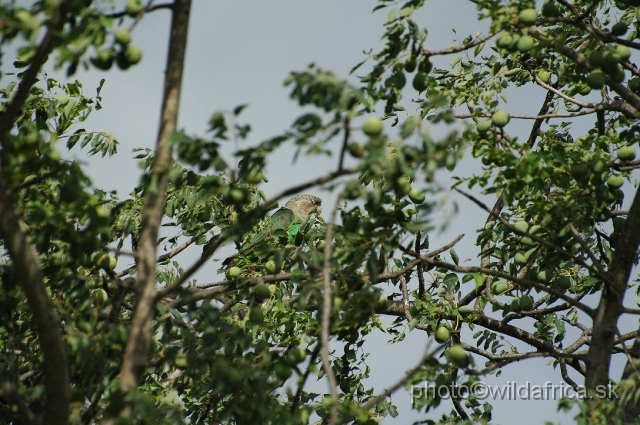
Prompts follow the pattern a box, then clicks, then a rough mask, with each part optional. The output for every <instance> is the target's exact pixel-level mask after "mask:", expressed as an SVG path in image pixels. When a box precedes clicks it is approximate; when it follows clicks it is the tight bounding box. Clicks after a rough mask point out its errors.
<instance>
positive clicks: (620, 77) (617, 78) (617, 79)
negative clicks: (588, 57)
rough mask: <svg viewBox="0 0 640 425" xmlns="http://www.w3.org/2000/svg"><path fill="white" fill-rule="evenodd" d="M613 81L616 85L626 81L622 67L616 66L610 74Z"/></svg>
mask: <svg viewBox="0 0 640 425" xmlns="http://www.w3.org/2000/svg"><path fill="white" fill-rule="evenodd" d="M610 75H611V81H613V82H614V83H621V82H623V81H624V69H622V67H621V66H616V67H615V68H614V69H613V71H612V72H611V73H610Z"/></svg>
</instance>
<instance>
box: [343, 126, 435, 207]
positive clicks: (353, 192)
mask: <svg viewBox="0 0 640 425" xmlns="http://www.w3.org/2000/svg"><path fill="white" fill-rule="evenodd" d="M383 129H384V126H383V124H382V120H380V119H379V118H376V117H371V118H368V119H367V120H366V121H365V122H364V124H363V125H362V131H363V132H364V134H366V135H367V136H369V137H371V138H375V137H378V136H380V135H381V134H382V130H383ZM364 151H365V149H364V147H363V146H362V145H360V144H358V143H351V144H350V145H349V152H350V153H351V154H352V155H353V156H355V157H357V158H359V157H361V156H362V155H364ZM393 187H394V190H395V191H396V193H397V194H398V196H400V197H403V196H406V195H408V196H409V199H410V200H411V202H413V203H414V204H421V203H423V202H424V200H425V199H426V195H425V193H424V192H423V191H422V190H420V189H418V188H417V187H411V180H410V178H409V177H408V176H400V177H398V178H397V179H396V180H395V182H394V185H393ZM359 189H360V188H359V185H358V182H357V181H353V182H349V183H348V184H347V186H346V187H345V194H346V197H347V198H349V199H355V198H357V197H358V196H359V195H360V190H359Z"/></svg>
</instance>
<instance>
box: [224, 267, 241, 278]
mask: <svg viewBox="0 0 640 425" xmlns="http://www.w3.org/2000/svg"><path fill="white" fill-rule="evenodd" d="M226 274H227V278H228V279H237V278H239V277H240V274H242V270H241V269H240V267H236V266H233V267H229V270H227V273H226Z"/></svg>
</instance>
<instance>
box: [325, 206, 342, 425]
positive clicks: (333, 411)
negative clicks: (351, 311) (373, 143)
mask: <svg viewBox="0 0 640 425" xmlns="http://www.w3.org/2000/svg"><path fill="white" fill-rule="evenodd" d="M340 198H341V197H340V195H338V199H336V204H335V205H334V207H333V210H332V211H331V218H330V219H329V225H328V226H327V233H326V234H325V245H324V264H323V265H322V280H323V292H322V332H321V343H322V348H321V350H320V352H321V356H322V368H323V369H324V372H325V374H326V375H327V380H328V381H329V393H330V394H331V398H332V399H333V400H332V401H331V407H330V417H329V423H330V424H331V425H335V424H337V423H338V383H337V381H336V376H335V374H334V373H333V369H331V361H330V360H329V333H330V331H331V244H332V242H333V227H334V226H335V222H336V215H337V213H338V208H339V207H340Z"/></svg>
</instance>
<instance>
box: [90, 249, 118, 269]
mask: <svg viewBox="0 0 640 425" xmlns="http://www.w3.org/2000/svg"><path fill="white" fill-rule="evenodd" d="M91 260H92V261H93V264H95V265H96V266H98V267H100V268H103V269H105V270H113V269H115V268H116V265H117V264H118V260H117V259H116V258H115V257H112V256H110V255H109V254H107V253H106V252H97V253H95V254H93V255H92V257H91Z"/></svg>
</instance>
